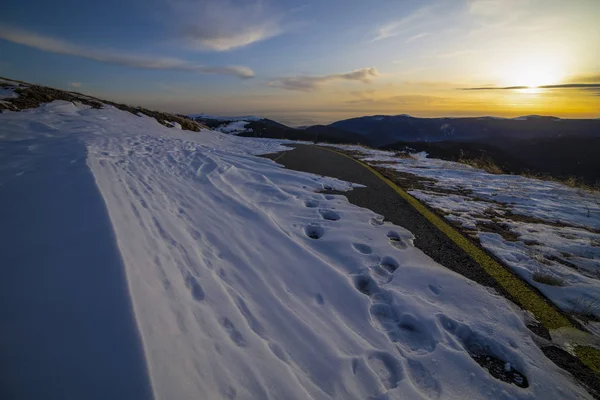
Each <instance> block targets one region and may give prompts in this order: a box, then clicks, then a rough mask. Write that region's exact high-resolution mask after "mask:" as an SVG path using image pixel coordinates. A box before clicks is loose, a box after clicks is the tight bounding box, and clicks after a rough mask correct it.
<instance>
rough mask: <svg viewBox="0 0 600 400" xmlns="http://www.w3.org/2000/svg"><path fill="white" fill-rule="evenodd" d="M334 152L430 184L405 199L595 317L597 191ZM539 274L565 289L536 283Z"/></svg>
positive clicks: (598, 295)
mask: <svg viewBox="0 0 600 400" xmlns="http://www.w3.org/2000/svg"><path fill="white" fill-rule="evenodd" d="M337 147H340V148H343V149H345V150H350V151H356V152H359V153H360V154H362V156H361V159H362V160H363V161H365V162H367V163H376V164H377V165H378V166H380V167H384V168H391V169H395V170H397V171H400V172H405V173H410V174H413V175H416V176H418V177H421V178H426V179H428V180H432V181H425V180H424V181H423V182H422V185H423V187H422V188H419V189H414V190H410V193H411V194H412V195H413V196H415V197H416V198H418V199H420V200H422V201H424V202H425V203H426V204H428V205H429V206H431V207H433V208H435V209H437V210H439V211H441V212H442V213H444V214H445V215H446V218H447V219H448V220H450V221H453V222H455V223H457V224H459V225H460V226H462V227H463V228H464V229H466V230H467V231H470V232H472V233H473V234H474V235H475V236H476V237H478V238H479V240H480V241H481V244H482V245H483V246H484V247H485V248H487V249H488V250H490V251H491V252H492V253H494V254H495V255H496V256H498V257H499V258H500V259H502V260H503V261H505V262H506V264H507V265H509V266H510V267H511V268H513V270H514V271H515V272H517V273H518V274H519V275H520V276H522V277H523V278H524V279H525V280H526V281H528V282H529V283H531V284H532V285H534V286H536V287H537V288H538V289H539V290H540V291H542V292H543V293H544V294H545V295H546V296H547V297H548V298H550V299H552V301H554V302H555V303H556V304H557V305H559V306H560V307H561V308H563V309H564V310H567V311H571V312H575V313H583V314H589V313H591V314H595V315H596V316H597V317H600V194H599V193H597V192H596V193H594V192H589V191H584V190H581V189H577V188H571V187H568V186H565V185H563V184H560V183H557V182H549V181H543V180H538V179H531V178H526V177H522V176H517V175H493V174H489V173H486V172H484V171H481V170H478V169H475V168H472V167H470V166H467V165H463V164H460V163H455V162H449V161H443V160H438V159H430V158H427V157H426V155H425V154H422V153H420V154H415V155H412V156H411V157H406V156H405V155H403V156H400V157H398V156H396V153H394V152H386V151H378V150H371V149H366V148H362V147H359V146H337ZM490 222H493V223H494V224H495V225H497V226H500V227H502V230H503V231H506V234H504V235H502V234H500V233H494V232H490V229H489V226H486V223H488V224H489V223H490ZM536 273H537V275H536V277H537V276H539V275H540V274H541V275H542V276H549V277H551V278H554V279H556V282H557V283H559V284H562V286H553V285H548V284H544V283H540V282H537V281H535V280H534V279H533V277H534V274H536ZM592 325H595V324H593V323H592ZM591 328H592V329H597V327H594V326H591Z"/></svg>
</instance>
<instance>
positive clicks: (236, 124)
mask: <svg viewBox="0 0 600 400" xmlns="http://www.w3.org/2000/svg"><path fill="white" fill-rule="evenodd" d="M246 125H248V121H233V122H230V123H228V124H227V125H223V126H220V127H218V128H216V129H215V130H216V131H219V132H222V133H231V134H238V133H241V132H252V129H251V128H246Z"/></svg>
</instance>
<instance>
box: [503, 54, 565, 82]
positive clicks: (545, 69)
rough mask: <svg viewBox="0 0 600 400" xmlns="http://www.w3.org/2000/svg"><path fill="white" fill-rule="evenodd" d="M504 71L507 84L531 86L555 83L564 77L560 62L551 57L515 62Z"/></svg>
mask: <svg viewBox="0 0 600 400" xmlns="http://www.w3.org/2000/svg"><path fill="white" fill-rule="evenodd" d="M503 72H504V74H505V77H504V83H505V85H506V86H527V87H529V88H536V87H539V86H543V85H555V84H558V83H560V81H561V79H562V78H563V77H564V73H563V71H562V68H561V65H560V62H558V60H553V59H551V58H550V57H539V58H534V59H526V60H522V61H519V62H515V63H513V64H511V65H509V66H508V67H507V68H506V69H505V71H503Z"/></svg>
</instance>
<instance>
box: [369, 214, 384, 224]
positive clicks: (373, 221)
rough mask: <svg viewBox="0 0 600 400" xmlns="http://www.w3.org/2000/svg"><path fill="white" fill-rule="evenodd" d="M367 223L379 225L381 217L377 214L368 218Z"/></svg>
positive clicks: (381, 221)
mask: <svg viewBox="0 0 600 400" xmlns="http://www.w3.org/2000/svg"><path fill="white" fill-rule="evenodd" d="M369 223H370V224H371V225H373V226H381V225H383V217H382V216H377V217H374V218H371V219H370V220H369Z"/></svg>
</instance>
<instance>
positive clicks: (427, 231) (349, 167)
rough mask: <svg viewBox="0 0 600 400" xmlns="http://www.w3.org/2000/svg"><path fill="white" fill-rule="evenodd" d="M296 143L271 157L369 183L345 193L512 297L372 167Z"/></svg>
mask: <svg viewBox="0 0 600 400" xmlns="http://www.w3.org/2000/svg"><path fill="white" fill-rule="evenodd" d="M294 147H295V150H293V151H288V152H285V153H284V154H283V155H282V153H277V154H271V155H269V156H268V157H269V158H271V159H275V158H277V157H280V156H281V157H280V158H278V159H277V162H278V163H280V164H283V165H284V166H285V167H286V168H290V169H294V170H297V171H305V172H311V173H314V174H319V175H326V176H332V177H335V178H338V179H342V180H345V181H349V182H354V183H360V184H363V185H365V186H366V188H356V189H354V190H352V191H350V192H344V193H343V194H344V195H345V196H346V197H348V200H349V201H350V202H351V203H352V204H356V205H358V206H360V207H364V208H368V209H370V210H373V211H375V212H376V213H378V214H380V215H383V216H384V217H385V219H386V221H390V222H392V223H394V224H396V225H399V226H402V227H404V228H406V229H408V230H409V231H411V232H412V233H413V234H414V235H415V246H416V247H418V248H419V249H421V250H422V251H423V252H424V253H425V254H427V255H428V256H429V257H431V258H433V259H434V260H435V261H436V262H438V263H440V264H442V265H444V266H445V267H447V268H450V269H452V270H454V271H456V272H458V273H459V274H461V275H463V276H465V277H467V278H469V279H471V280H474V281H475V282H477V283H480V284H482V285H485V286H489V287H492V288H494V289H496V290H497V291H498V292H499V293H502V295H504V296H505V297H507V298H509V299H510V298H511V296H510V295H509V294H508V293H506V291H505V290H504V289H503V288H502V287H501V286H500V285H499V284H498V283H497V282H496V281H495V280H494V279H493V278H492V277H491V276H490V275H489V274H488V273H487V272H485V271H484V270H483V268H481V266H479V264H477V263H476V262H475V261H474V260H473V259H472V258H471V257H470V256H469V255H468V254H466V253H465V252H464V251H463V250H462V249H461V248H460V247H458V246H457V245H456V244H455V243H454V242H453V241H452V240H450V238H448V237H447V236H446V235H445V234H443V233H442V232H441V231H440V230H439V229H438V228H436V227H435V226H434V225H433V224H431V223H430V222H429V221H428V220H427V219H426V218H425V217H424V216H423V215H421V214H420V213H419V212H418V211H417V210H415V209H414V208H413V207H412V206H411V205H410V204H408V203H407V202H406V201H405V200H404V199H402V198H401V197H400V196H398V194H397V193H396V192H395V191H394V190H393V189H392V188H391V187H389V186H388V185H387V184H386V183H385V182H383V181H382V180H381V179H379V178H378V177H376V176H375V175H374V174H373V173H372V172H371V171H369V170H368V169H366V168H364V167H362V166H361V165H360V164H358V163H357V162H355V161H353V160H351V159H349V158H348V157H344V156H343V155H340V154H336V153H334V152H331V151H329V150H325V149H322V148H319V147H316V146H309V145H301V144H299V145H294Z"/></svg>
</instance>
